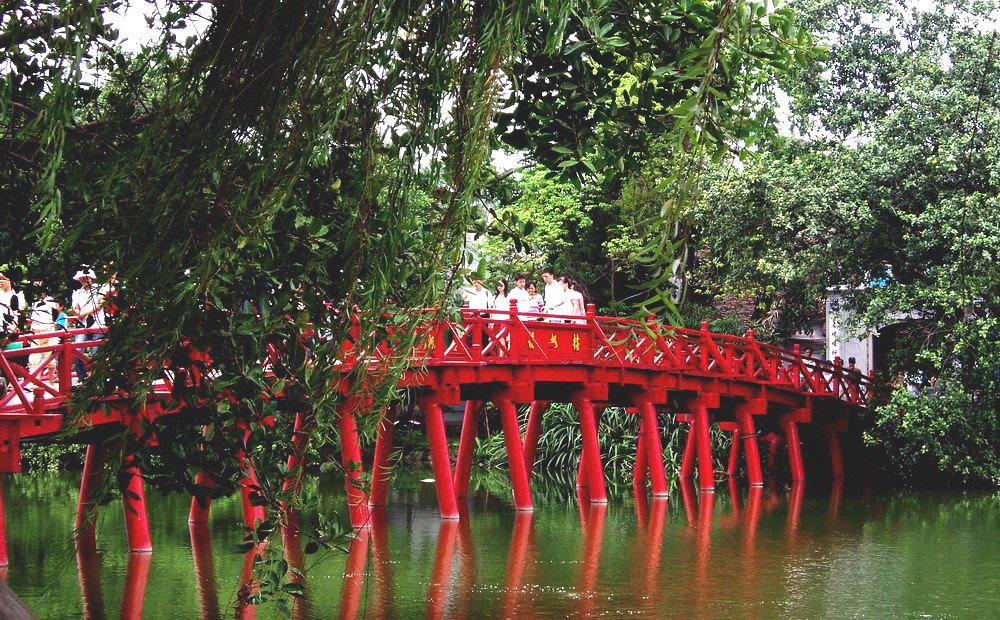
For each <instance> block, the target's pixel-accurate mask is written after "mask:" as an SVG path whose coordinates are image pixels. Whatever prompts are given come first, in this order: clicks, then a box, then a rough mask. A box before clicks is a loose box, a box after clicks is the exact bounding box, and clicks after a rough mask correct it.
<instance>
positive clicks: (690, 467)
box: [680, 416, 698, 480]
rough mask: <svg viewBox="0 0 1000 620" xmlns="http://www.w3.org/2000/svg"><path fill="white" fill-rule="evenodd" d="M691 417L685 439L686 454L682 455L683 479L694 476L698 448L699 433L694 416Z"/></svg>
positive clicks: (681, 472) (681, 476) (681, 475)
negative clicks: (697, 432) (696, 430)
mask: <svg viewBox="0 0 1000 620" xmlns="http://www.w3.org/2000/svg"><path fill="white" fill-rule="evenodd" d="M689 417H690V420H689V422H690V423H689V424H688V434H687V438H686V439H685V440H684V455H683V456H682V457H681V471H680V478H681V480H688V479H690V478H694V456H695V451H696V450H697V448H698V435H697V434H696V433H695V428H696V427H695V423H694V417H693V416H689Z"/></svg>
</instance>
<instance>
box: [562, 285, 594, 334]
mask: <svg viewBox="0 0 1000 620" xmlns="http://www.w3.org/2000/svg"><path fill="white" fill-rule="evenodd" d="M560 280H561V281H562V282H563V283H564V286H565V298H566V303H567V304H568V305H569V312H568V314H571V315H572V316H584V315H585V314H587V309H586V308H585V307H584V304H583V293H581V292H580V291H578V290H577V288H576V287H577V283H576V280H574V279H572V278H560ZM585 322H586V321H584V320H583V319H572V320H569V321H567V323H585Z"/></svg>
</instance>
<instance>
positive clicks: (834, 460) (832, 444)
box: [826, 430, 844, 480]
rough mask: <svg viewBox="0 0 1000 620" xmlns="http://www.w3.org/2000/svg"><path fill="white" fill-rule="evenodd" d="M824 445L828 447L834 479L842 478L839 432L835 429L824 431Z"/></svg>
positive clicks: (842, 465)
mask: <svg viewBox="0 0 1000 620" xmlns="http://www.w3.org/2000/svg"><path fill="white" fill-rule="evenodd" d="M826 445H827V446H828V447H829V448H830V467H831V469H832V471H833V478H834V480H842V479H843V478H844V456H843V453H842V452H841V451H840V433H838V432H837V431H833V430H831V431H827V432H826Z"/></svg>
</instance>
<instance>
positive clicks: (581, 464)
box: [576, 450, 590, 489]
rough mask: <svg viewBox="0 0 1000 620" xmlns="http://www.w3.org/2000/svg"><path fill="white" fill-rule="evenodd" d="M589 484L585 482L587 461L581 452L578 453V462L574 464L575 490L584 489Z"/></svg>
mask: <svg viewBox="0 0 1000 620" xmlns="http://www.w3.org/2000/svg"><path fill="white" fill-rule="evenodd" d="M589 486H590V484H589V483H588V482H587V459H585V458H583V451H582V450H581V451H580V460H579V461H578V462H577V464H576V488H578V489H586V488H587V487H589Z"/></svg>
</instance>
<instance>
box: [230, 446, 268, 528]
mask: <svg viewBox="0 0 1000 620" xmlns="http://www.w3.org/2000/svg"><path fill="white" fill-rule="evenodd" d="M249 435H250V429H249V428H247V429H246V431H245V436H246V437H249ZM244 445H245V442H244ZM236 459H237V461H238V462H239V466H240V469H241V470H243V477H242V478H240V501H241V503H242V505H243V523H244V524H245V525H246V526H247V527H248V528H254V527H256V523H257V522H258V521H263V520H264V519H265V512H264V507H263V506H261V505H259V504H257V503H256V501H255V500H254V497H253V496H254V495H257V493H258V491H257V489H259V488H260V483H259V482H258V481H257V472H256V471H255V470H254V468H253V465H251V464H250V463H249V462H248V460H247V453H246V449H245V448H243V447H240V448H239V449H238V450H237V451H236Z"/></svg>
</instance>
